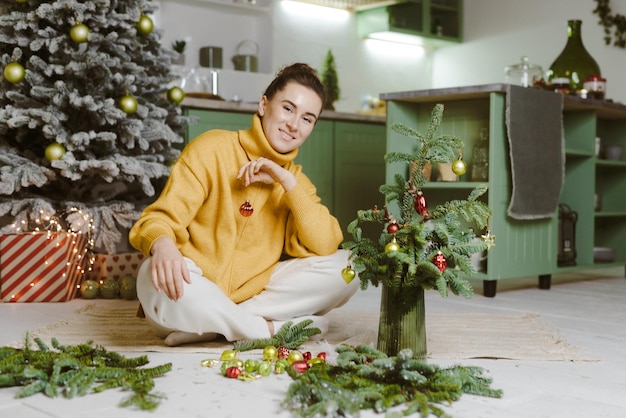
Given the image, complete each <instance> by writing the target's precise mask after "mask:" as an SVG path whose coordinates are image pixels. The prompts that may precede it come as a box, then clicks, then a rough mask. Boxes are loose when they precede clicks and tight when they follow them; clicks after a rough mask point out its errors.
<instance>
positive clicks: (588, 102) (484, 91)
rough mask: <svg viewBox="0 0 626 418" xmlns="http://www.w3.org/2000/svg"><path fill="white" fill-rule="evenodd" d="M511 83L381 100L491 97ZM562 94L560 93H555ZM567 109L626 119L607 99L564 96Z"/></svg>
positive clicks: (393, 95) (624, 109)
mask: <svg viewBox="0 0 626 418" xmlns="http://www.w3.org/2000/svg"><path fill="white" fill-rule="evenodd" d="M509 86H511V85H510V84H506V83H494V84H481V85H475V86H464V87H447V88H439V89H430V90H411V91H400V92H394V93H384V94H381V95H380V99H381V100H387V101H400V102H416V103H432V102H436V101H446V100H448V101H449V100H465V99H478V98H486V97H489V94H491V93H506V92H507V90H508V88H509ZM554 94H560V93H554ZM563 107H564V109H565V110H566V111H579V110H594V111H596V112H598V115H599V116H600V117H602V118H605V119H626V105H624V104H622V103H615V102H612V101H607V100H594V99H583V98H580V97H577V96H570V95H566V96H563Z"/></svg>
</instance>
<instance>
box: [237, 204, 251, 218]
mask: <svg viewBox="0 0 626 418" xmlns="http://www.w3.org/2000/svg"><path fill="white" fill-rule="evenodd" d="M252 212H254V208H253V207H252V205H251V204H250V201H249V200H246V202H245V203H243V204H242V205H241V206H239V213H241V214H242V215H243V216H245V217H246V218H247V217H248V216H251V215H252Z"/></svg>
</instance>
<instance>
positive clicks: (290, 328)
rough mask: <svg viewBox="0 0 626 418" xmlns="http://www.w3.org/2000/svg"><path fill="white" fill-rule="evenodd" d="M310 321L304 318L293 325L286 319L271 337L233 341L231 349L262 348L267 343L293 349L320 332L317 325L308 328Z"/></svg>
mask: <svg viewBox="0 0 626 418" xmlns="http://www.w3.org/2000/svg"><path fill="white" fill-rule="evenodd" d="M312 323H313V321H312V320H310V319H305V320H304V321H300V322H298V323H297V324H295V325H294V323H293V321H287V322H285V323H284V324H283V325H282V326H281V327H280V329H279V330H278V331H277V332H276V333H275V334H274V336H273V337H271V338H258V339H246V340H239V341H235V343H234V346H233V349H234V350H236V351H249V350H258V349H263V348H265V347H267V346H269V345H273V346H275V347H280V346H284V347H287V348H288V349H290V350H295V349H297V348H299V347H300V346H301V345H302V344H304V343H305V342H307V341H308V340H309V339H310V338H311V337H313V336H314V335H318V334H321V333H322V331H321V330H320V329H319V328H317V327H311V328H308V326H309V325H311V324H312Z"/></svg>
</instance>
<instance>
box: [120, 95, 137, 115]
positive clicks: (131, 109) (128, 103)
mask: <svg viewBox="0 0 626 418" xmlns="http://www.w3.org/2000/svg"><path fill="white" fill-rule="evenodd" d="M119 105H120V109H122V110H123V111H124V112H126V113H128V114H131V113H135V112H136V111H137V106H138V104H137V99H135V97H134V96H132V95H131V94H126V96H124V97H122V98H121V99H120V102H119Z"/></svg>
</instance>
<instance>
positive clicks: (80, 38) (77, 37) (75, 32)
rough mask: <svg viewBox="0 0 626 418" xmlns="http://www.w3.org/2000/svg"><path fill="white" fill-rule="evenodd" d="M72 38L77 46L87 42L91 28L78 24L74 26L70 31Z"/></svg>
mask: <svg viewBox="0 0 626 418" xmlns="http://www.w3.org/2000/svg"><path fill="white" fill-rule="evenodd" d="M70 38H72V41H74V42H76V43H77V44H81V43H83V42H87V40H88V39H89V28H88V27H87V25H85V24H83V23H80V22H76V24H75V25H74V26H72V29H70Z"/></svg>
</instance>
